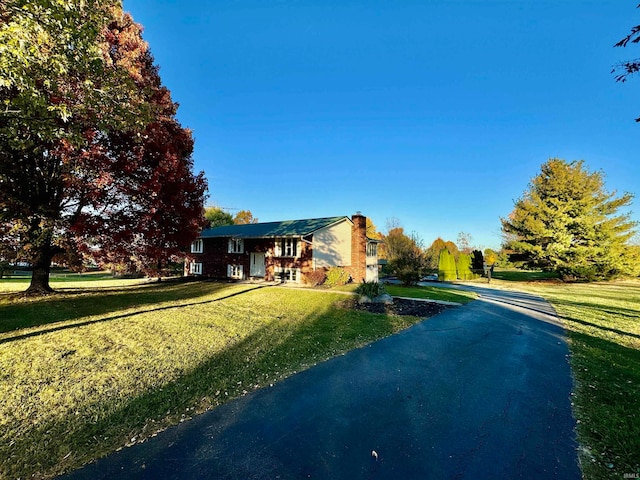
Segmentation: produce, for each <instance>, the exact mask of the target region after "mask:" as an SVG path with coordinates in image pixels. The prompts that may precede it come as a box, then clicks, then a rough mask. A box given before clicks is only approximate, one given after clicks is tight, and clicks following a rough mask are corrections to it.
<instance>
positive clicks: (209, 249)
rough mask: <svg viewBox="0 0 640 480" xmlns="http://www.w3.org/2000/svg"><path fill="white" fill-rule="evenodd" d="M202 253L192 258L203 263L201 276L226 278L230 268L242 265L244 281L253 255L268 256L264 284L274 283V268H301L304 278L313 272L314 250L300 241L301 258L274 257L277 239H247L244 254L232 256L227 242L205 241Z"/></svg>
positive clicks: (248, 272)
mask: <svg viewBox="0 0 640 480" xmlns="http://www.w3.org/2000/svg"><path fill="white" fill-rule="evenodd" d="M203 241H204V245H203V253H200V254H192V256H193V261H194V262H198V263H202V276H204V277H211V278H226V277H227V265H242V268H243V271H244V276H245V278H249V274H250V267H251V266H250V261H251V253H264V254H265V280H268V281H272V280H274V276H275V267H276V266H277V267H281V268H299V269H300V271H301V273H302V274H304V273H305V272H308V271H310V270H312V267H313V263H312V257H313V255H312V250H311V247H310V245H309V244H307V243H306V242H304V241H302V240H298V249H299V250H298V257H296V258H290V257H275V256H274V253H275V247H274V245H275V241H274V239H245V240H244V253H229V239H228V238H205V239H203Z"/></svg>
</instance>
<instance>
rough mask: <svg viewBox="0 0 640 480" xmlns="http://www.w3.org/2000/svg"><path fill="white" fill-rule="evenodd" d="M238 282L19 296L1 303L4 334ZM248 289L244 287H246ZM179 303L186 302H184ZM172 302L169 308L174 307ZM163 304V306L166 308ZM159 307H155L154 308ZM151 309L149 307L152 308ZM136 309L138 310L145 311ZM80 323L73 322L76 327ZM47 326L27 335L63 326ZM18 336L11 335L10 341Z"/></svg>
mask: <svg viewBox="0 0 640 480" xmlns="http://www.w3.org/2000/svg"><path fill="white" fill-rule="evenodd" d="M233 285H234V284H229V283H227V284H220V283H213V282H187V283H184V282H180V283H176V282H166V283H154V284H146V285H135V286H127V287H116V288H107V289H101V288H98V289H93V288H87V289H82V290H79V289H73V290H71V292H69V291H66V292H64V293H59V294H57V295H55V296H49V297H41V298H37V299H26V300H17V301H14V302H10V303H5V304H2V305H0V318H2V320H0V334H1V333H7V332H13V331H16V330H20V329H23V328H33V327H40V326H43V325H48V324H52V323H58V322H68V321H73V320H77V319H81V318H84V317H89V316H92V317H95V316H99V315H105V314H109V313H113V312H118V311H122V310H125V309H129V308H135V307H142V306H144V305H155V304H160V303H166V302H171V301H185V300H193V299H196V298H199V297H202V296H205V295H210V294H212V293H214V292H216V291H220V292H222V291H223V290H225V289H228V288H230V287H231V286H233ZM243 291H244V290H243ZM179 306H184V304H181V305H179ZM172 307H174V306H168V307H166V308H172ZM162 308H163V307H160V309H162ZM152 310H155V309H152ZM152 310H148V311H152ZM142 312H143V311H140V312H135V313H142ZM131 314H132V313H127V314H123V315H115V316H113V317H109V318H105V319H102V318H100V319H97V320H93V321H92V320H89V321H87V322H86V324H90V323H96V322H101V321H107V320H116V319H118V318H123V317H126V316H128V315H131ZM78 325H81V323H80V324H73V325H70V327H76V326H78ZM64 328H67V327H66V326H61V327H59V328H53V329H47V330H43V331H42V332H33V333H30V334H27V335H25V337H28V336H33V335H38V334H40V333H46V332H50V331H55V330H59V329H64ZM14 338H16V337H11V338H7V339H5V340H4V341H9V340H11V339H14Z"/></svg>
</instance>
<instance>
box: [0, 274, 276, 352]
mask: <svg viewBox="0 0 640 480" xmlns="http://www.w3.org/2000/svg"><path fill="white" fill-rule="evenodd" d="M261 288H265V286H264V285H258V286H255V287H252V288H247V289H246V290H241V291H239V292H234V293H230V294H228V295H225V296H223V297H218V298H214V299H213V300H205V301H202V302H192V303H180V304H178V305H168V306H165V307H156V308H150V309H147V310H136V311H134V312H128V313H123V314H121V315H113V316H111V317H106V318H98V319H96V320H86V321H82V322H77V323H67V324H65V325H60V326H57V327H51V328H44V329H42V330H38V331H35V332H29V333H25V334H23V335H14V336H11V337H7V338H3V339H0V344H3V343H8V342H14V341H16V340H23V339H25V338H30V337H37V336H38V335H43V334H47V333H52V332H58V331H61V330H68V329H70V328H77V327H83V326H85V325H93V324H95V323H103V322H111V321H113V320H121V319H123V318H127V317H132V316H134V315H140V314H144V313H151V312H161V311H165V310H174V309H177V308H184V307H192V306H195V305H205V304H208V303H215V302H219V301H221V300H226V299H228V298H232V297H236V296H238V295H243V294H245V293H248V292H251V291H253V290H259V289H261Z"/></svg>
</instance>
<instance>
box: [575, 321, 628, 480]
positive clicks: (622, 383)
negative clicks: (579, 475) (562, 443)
mask: <svg viewBox="0 0 640 480" xmlns="http://www.w3.org/2000/svg"><path fill="white" fill-rule="evenodd" d="M567 320H569V321H574V322H578V323H585V324H587V325H589V326H592V324H588V323H587V322H581V321H578V320H576V319H573V318H567ZM595 327H597V328H601V327H598V326H597V325H595ZM614 331H615V330H614ZM622 334H624V335H629V334H628V333H624V332H622ZM634 336H635V335H634ZM570 339H571V344H570V348H571V355H572V362H571V363H572V370H573V374H574V377H575V380H576V382H575V390H576V396H575V397H574V399H575V402H576V406H575V407H574V412H576V416H577V417H578V418H579V419H580V423H578V425H577V430H578V440H579V441H580V443H581V445H582V447H584V448H583V449H581V455H582V456H583V457H587V455H588V453H586V452H592V453H593V455H592V456H588V457H587V458H583V459H582V466H583V474H584V477H585V478H622V476H623V474H625V473H629V472H640V457H638V455H637V452H640V424H639V423H638V422H637V415H638V412H639V411H640V397H639V396H638V391H639V390H640V368H639V367H638V365H640V350H636V349H633V348H629V347H625V346H623V345H619V344H617V343H615V342H611V341H609V340H605V339H603V338H599V337H595V336H593V335H588V334H585V333H582V332H576V331H571V332H570Z"/></svg>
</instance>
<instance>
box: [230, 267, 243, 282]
mask: <svg viewBox="0 0 640 480" xmlns="http://www.w3.org/2000/svg"><path fill="white" fill-rule="evenodd" d="M227 277H229V278H235V279H238V280H242V279H243V278H244V277H243V269H242V265H227Z"/></svg>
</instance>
